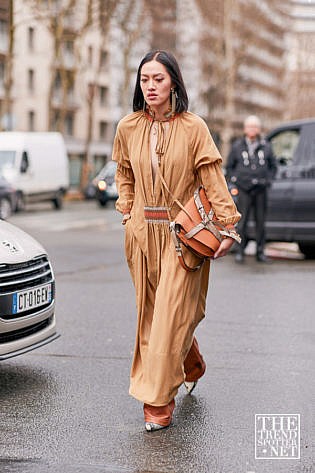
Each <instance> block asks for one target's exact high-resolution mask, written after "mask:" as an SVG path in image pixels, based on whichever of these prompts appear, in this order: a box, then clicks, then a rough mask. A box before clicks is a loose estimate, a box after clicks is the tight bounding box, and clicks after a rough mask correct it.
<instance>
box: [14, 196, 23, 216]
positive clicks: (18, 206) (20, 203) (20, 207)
mask: <svg viewBox="0 0 315 473" xmlns="http://www.w3.org/2000/svg"><path fill="white" fill-rule="evenodd" d="M21 210H25V201H24V197H23V194H22V193H21V192H19V193H18V195H17V198H16V204H15V211H16V212H20V211H21Z"/></svg>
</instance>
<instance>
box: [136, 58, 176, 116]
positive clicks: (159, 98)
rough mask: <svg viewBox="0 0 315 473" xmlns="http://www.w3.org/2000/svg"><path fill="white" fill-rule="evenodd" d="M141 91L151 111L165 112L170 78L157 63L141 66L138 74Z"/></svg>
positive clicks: (164, 68) (168, 97) (151, 62)
mask: <svg viewBox="0 0 315 473" xmlns="http://www.w3.org/2000/svg"><path fill="white" fill-rule="evenodd" d="M140 84H141V90H142V93H143V96H144V99H145V101H146V103H147V104H148V105H149V106H150V107H151V108H152V109H153V110H159V111H161V112H166V111H167V109H168V107H169V104H170V91H171V87H172V80H171V76H170V75H169V73H168V72H167V69H166V67H165V66H164V65H163V64H161V63H160V62H158V61H155V60H153V61H150V62H147V63H146V64H143V66H142V68H141V74H140Z"/></svg>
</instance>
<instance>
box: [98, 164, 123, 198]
mask: <svg viewBox="0 0 315 473" xmlns="http://www.w3.org/2000/svg"><path fill="white" fill-rule="evenodd" d="M116 169H117V164H116V163H115V161H109V162H108V163H106V164H105V166H104V167H103V169H102V170H101V171H100V172H99V173H98V175H97V176H96V177H95V178H94V179H93V182H94V185H95V188H96V191H95V198H96V200H97V201H98V202H99V204H100V205H101V206H102V207H105V206H106V205H107V202H108V201H109V200H117V199H118V192H117V187H116V182H115V174H116Z"/></svg>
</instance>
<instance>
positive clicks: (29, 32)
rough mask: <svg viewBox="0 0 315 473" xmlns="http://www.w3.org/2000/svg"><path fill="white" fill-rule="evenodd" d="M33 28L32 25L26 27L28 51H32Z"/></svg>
mask: <svg viewBox="0 0 315 473" xmlns="http://www.w3.org/2000/svg"><path fill="white" fill-rule="evenodd" d="M34 32H35V30H34V28H33V27H32V26H30V27H29V29H28V36H27V43H28V49H29V51H34Z"/></svg>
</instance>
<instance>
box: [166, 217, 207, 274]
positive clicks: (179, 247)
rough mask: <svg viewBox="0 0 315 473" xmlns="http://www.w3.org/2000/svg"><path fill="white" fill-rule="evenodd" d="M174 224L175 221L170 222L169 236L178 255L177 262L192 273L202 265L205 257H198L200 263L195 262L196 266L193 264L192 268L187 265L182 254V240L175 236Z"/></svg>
mask: <svg viewBox="0 0 315 473" xmlns="http://www.w3.org/2000/svg"><path fill="white" fill-rule="evenodd" d="M175 226H176V223H175V222H170V231H171V237H172V240H173V242H174V245H175V251H176V254H177V256H178V260H179V263H180V265H181V266H182V267H183V268H184V269H185V270H186V271H188V272H190V273H193V272H195V271H197V270H198V269H200V268H201V266H202V265H203V263H204V262H205V260H206V259H207V258H200V263H199V264H197V266H194V267H193V268H192V267H190V266H188V264H186V262H185V259H184V255H183V250H182V242H181V241H180V239H179V238H178V236H177V232H176V228H175Z"/></svg>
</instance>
